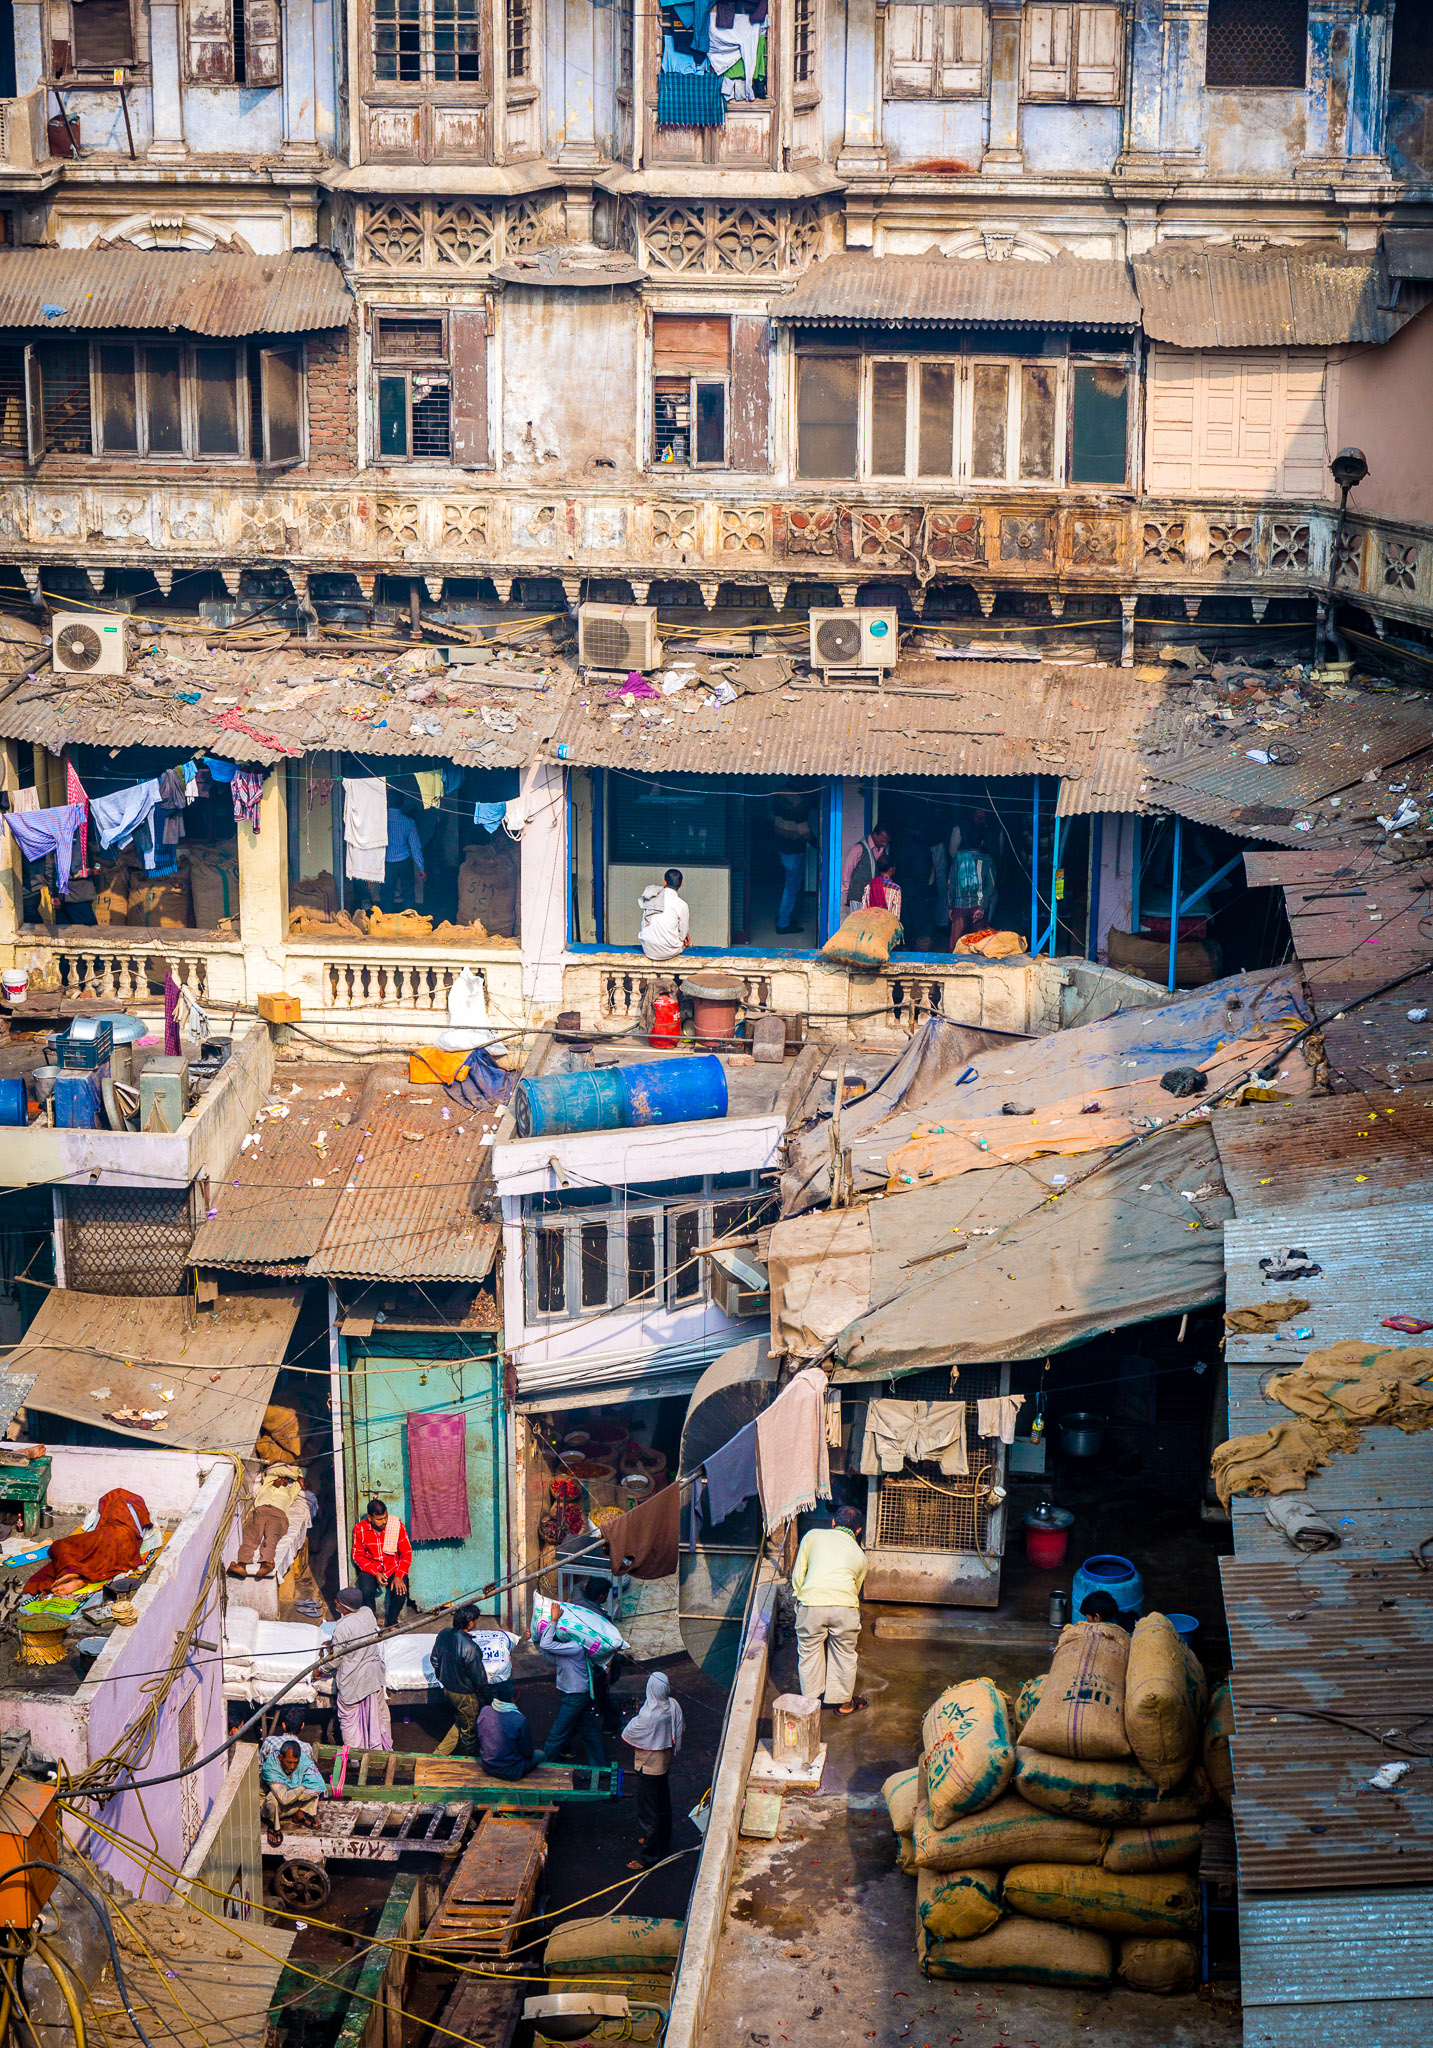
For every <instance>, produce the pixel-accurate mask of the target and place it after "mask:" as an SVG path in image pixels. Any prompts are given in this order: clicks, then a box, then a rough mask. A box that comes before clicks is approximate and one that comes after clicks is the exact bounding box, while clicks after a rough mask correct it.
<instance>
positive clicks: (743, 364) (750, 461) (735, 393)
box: [727, 313, 771, 472]
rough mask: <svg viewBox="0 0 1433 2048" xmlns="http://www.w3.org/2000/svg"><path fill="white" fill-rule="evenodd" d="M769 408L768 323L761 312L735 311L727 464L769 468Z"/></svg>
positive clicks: (761, 468)
mask: <svg viewBox="0 0 1433 2048" xmlns="http://www.w3.org/2000/svg"><path fill="white" fill-rule="evenodd" d="M770 409H771V330H770V327H769V325H768V323H767V321H766V319H765V317H764V316H762V315H754V314H745V313H742V314H738V316H737V317H736V319H734V320H733V321H732V351H731V419H730V439H729V445H728V465H727V466H728V467H729V468H731V469H736V470H746V471H750V472H759V471H764V470H768V469H770V467H771V450H770V442H769V439H768V431H767V419H768V415H769V413H770Z"/></svg>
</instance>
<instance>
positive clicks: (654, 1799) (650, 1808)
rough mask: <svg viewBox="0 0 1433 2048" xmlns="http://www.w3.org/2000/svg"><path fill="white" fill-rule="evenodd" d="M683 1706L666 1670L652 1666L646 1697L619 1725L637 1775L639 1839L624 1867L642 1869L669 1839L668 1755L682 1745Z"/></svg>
mask: <svg viewBox="0 0 1433 2048" xmlns="http://www.w3.org/2000/svg"><path fill="white" fill-rule="evenodd" d="M684 1725H685V1724H684V1722H683V1718H682V1710H681V1708H680V1707H679V1706H678V1705H677V1703H676V1701H675V1700H674V1699H673V1698H672V1688H671V1685H670V1683H669V1682H668V1679H667V1674H666V1672H665V1671H654V1672H653V1673H652V1675H651V1677H650V1678H649V1679H648V1680H647V1697H646V1698H645V1699H644V1700H643V1702H642V1704H641V1706H640V1707H639V1708H638V1709H637V1712H636V1713H635V1714H634V1715H633V1716H632V1719H631V1720H630V1721H629V1722H628V1723H627V1725H626V1727H625V1728H624V1729H623V1730H622V1740H623V1741H624V1742H627V1743H630V1744H631V1746H632V1748H633V1750H634V1751H635V1756H634V1759H633V1764H632V1769H633V1771H634V1772H635V1773H636V1777H637V1819H638V1821H639V1822H640V1824H641V1827H642V1841H641V1844H640V1847H639V1849H638V1852H637V1854H636V1856H634V1857H633V1859H632V1861H631V1862H630V1863H629V1864H628V1865H627V1868H628V1869H629V1870H647V1869H650V1867H651V1866H652V1864H654V1863H657V1862H660V1860H661V1858H662V1857H663V1856H665V1855H666V1853H667V1850H668V1849H669V1848H670V1847H671V1842H672V1791H671V1787H670V1785H669V1784H668V1783H667V1774H668V1772H669V1771H670V1770H671V1768H672V1758H673V1757H674V1756H675V1755H676V1753H677V1751H678V1750H679V1749H680V1748H681V1746H682V1729H683V1727H684Z"/></svg>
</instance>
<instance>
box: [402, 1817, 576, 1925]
mask: <svg viewBox="0 0 1433 2048" xmlns="http://www.w3.org/2000/svg"><path fill="white" fill-rule="evenodd" d="M555 1811H556V1808H554V1807H550V1806H549V1807H542V1808H539V1809H536V1810H533V1809H526V1810H522V1811H516V1810H509V1811H502V1810H490V1811H488V1812H485V1813H484V1814H483V1816H482V1818H481V1819H480V1820H479V1822H478V1827H477V1832H476V1833H475V1834H474V1836H473V1839H472V1841H471V1842H470V1843H469V1844H468V1846H467V1848H466V1849H465V1850H464V1852H463V1855H462V1859H461V1861H460V1862H459V1864H458V1868H457V1870H456V1871H455V1872H454V1874H453V1879H452V1882H451V1883H450V1884H449V1886H448V1889H447V1891H446V1892H445V1893H444V1895H443V1900H442V1903H441V1904H440V1906H439V1908H438V1911H437V1913H436V1914H435V1915H434V1917H433V1920H432V1922H431V1923H430V1925H429V1927H428V1931H427V1933H426V1934H425V1935H424V1937H423V1947H424V1950H425V1951H426V1952H427V1953H429V1954H438V1955H441V1954H454V1955H460V1956H470V1955H505V1954H506V1953H507V1951H508V1950H509V1949H510V1948H511V1946H512V1944H513V1942H514V1940H515V1939H516V1937H517V1934H518V1933H519V1931H520V1928H521V1926H522V1924H523V1923H524V1922H525V1921H526V1919H527V1917H528V1914H529V1912H530V1911H531V1908H532V1904H533V1901H534V1899H535V1898H536V1896H537V1886H538V1880H539V1878H540V1877H541V1875H542V1867H543V1863H544V1861H545V1860H546V1856H547V1831H548V1828H549V1827H550V1825H551V1822H552V1816H553V1813H554V1812H555Z"/></svg>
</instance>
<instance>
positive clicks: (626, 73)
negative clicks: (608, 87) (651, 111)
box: [617, 0, 636, 85]
mask: <svg viewBox="0 0 1433 2048" xmlns="http://www.w3.org/2000/svg"><path fill="white" fill-rule="evenodd" d="M635 5H636V0H625V4H624V5H623V6H622V7H621V8H620V9H619V11H618V15H617V83H618V84H619V85H630V84H631V83H632V43H633V8H634V7H635Z"/></svg>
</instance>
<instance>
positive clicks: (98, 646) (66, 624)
mask: <svg viewBox="0 0 1433 2048" xmlns="http://www.w3.org/2000/svg"><path fill="white" fill-rule="evenodd" d="M129 635H130V620H129V618H128V617H127V615H126V614H125V613H124V612H56V613H55V615H54V617H53V619H52V620H51V624H50V659H51V661H52V662H53V664H54V667H55V671H56V673H57V674H59V675H62V676H122V675H125V674H127V673H128V670H129V661H130V645H129Z"/></svg>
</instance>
